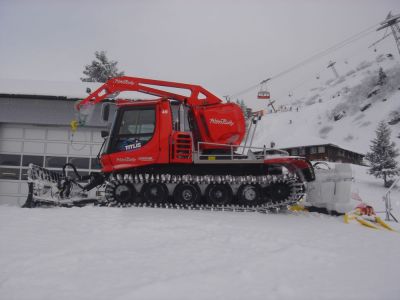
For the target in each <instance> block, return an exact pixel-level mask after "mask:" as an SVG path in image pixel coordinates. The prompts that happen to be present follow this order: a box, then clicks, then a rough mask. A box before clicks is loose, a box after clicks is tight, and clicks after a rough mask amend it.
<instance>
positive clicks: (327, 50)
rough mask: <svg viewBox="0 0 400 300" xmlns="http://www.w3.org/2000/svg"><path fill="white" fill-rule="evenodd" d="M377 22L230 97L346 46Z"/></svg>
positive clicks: (366, 33)
mask: <svg viewBox="0 0 400 300" xmlns="http://www.w3.org/2000/svg"><path fill="white" fill-rule="evenodd" d="M379 24H380V22H379V23H377V24H374V25H373V26H370V27H368V28H367V29H364V30H363V31H361V32H359V33H357V34H355V35H353V36H351V37H349V38H347V39H345V40H343V41H341V42H340V43H337V44H336V45H333V46H331V47H329V48H327V49H325V50H323V51H321V52H319V53H317V54H314V55H313V56H311V57H309V58H307V59H305V60H303V61H301V62H300V63H298V64H296V65H294V66H292V67H290V68H288V69H286V70H284V71H282V72H280V73H278V74H276V75H274V76H272V77H269V78H268V79H265V80H262V81H261V82H260V83H258V84H255V85H253V86H251V87H248V88H246V89H244V90H242V91H239V92H237V93H235V94H232V95H231V97H232V98H234V97H237V96H240V95H242V94H245V93H247V92H249V91H251V90H254V89H255V88H257V87H259V86H260V85H262V84H264V83H266V82H267V81H270V80H273V79H276V78H278V77H281V76H283V75H285V74H287V73H289V72H292V71H293V70H295V69H297V68H300V67H302V66H304V65H306V64H308V63H310V62H312V61H314V60H316V59H319V58H321V57H323V56H326V55H327V54H329V53H331V52H333V51H336V50H339V49H340V48H343V47H344V46H347V45H348V44H350V43H353V42H355V41H357V40H359V39H361V38H363V37H365V36H366V35H368V34H370V33H372V32H374V31H375V28H376V26H377V25H379Z"/></svg>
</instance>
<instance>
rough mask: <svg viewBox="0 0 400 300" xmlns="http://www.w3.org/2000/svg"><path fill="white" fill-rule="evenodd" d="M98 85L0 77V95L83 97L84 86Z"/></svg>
mask: <svg viewBox="0 0 400 300" xmlns="http://www.w3.org/2000/svg"><path fill="white" fill-rule="evenodd" d="M100 85H101V83H98V82H80V81H76V82H61V81H47V80H20V79H0V95H1V96H2V97H6V96H12V97H13V98H17V97H25V98H29V99H31V98H36V99H37V98H41V99H46V98H47V99H83V98H85V97H86V96H87V93H86V88H90V89H91V90H92V91H94V90H95V89H97V88H98V87H99V86H100ZM28 96H29V97H28Z"/></svg>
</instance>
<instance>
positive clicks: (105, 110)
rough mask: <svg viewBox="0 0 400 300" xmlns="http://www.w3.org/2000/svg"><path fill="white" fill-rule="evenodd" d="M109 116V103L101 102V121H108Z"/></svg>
mask: <svg viewBox="0 0 400 300" xmlns="http://www.w3.org/2000/svg"><path fill="white" fill-rule="evenodd" d="M109 116H110V103H103V105H102V106H101V119H102V120H103V122H108V118H109Z"/></svg>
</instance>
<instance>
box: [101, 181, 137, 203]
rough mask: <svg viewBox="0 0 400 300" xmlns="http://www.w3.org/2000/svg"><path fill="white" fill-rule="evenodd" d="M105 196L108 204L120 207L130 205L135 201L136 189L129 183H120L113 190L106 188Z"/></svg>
mask: <svg viewBox="0 0 400 300" xmlns="http://www.w3.org/2000/svg"><path fill="white" fill-rule="evenodd" d="M110 189H112V190H110ZM107 190H108V191H107ZM106 195H107V200H108V201H109V202H114V203H116V204H122V205H124V204H132V203H134V202H135V200H136V199H137V192H136V189H135V187H134V186H133V185H132V184H130V183H120V184H118V185H116V186H115V187H113V188H111V187H108V188H106Z"/></svg>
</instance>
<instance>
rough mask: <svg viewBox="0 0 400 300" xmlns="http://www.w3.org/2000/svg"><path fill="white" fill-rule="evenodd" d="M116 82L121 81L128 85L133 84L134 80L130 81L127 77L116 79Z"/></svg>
mask: <svg viewBox="0 0 400 300" xmlns="http://www.w3.org/2000/svg"><path fill="white" fill-rule="evenodd" d="M115 82H116V83H122V84H130V85H135V82H134V81H130V80H128V79H123V80H122V79H116V80H115Z"/></svg>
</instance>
